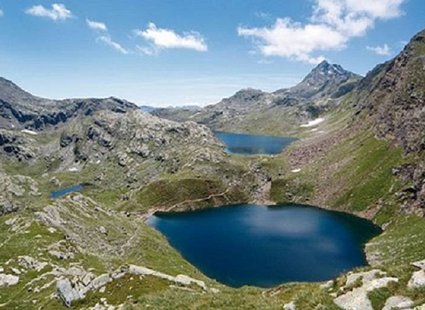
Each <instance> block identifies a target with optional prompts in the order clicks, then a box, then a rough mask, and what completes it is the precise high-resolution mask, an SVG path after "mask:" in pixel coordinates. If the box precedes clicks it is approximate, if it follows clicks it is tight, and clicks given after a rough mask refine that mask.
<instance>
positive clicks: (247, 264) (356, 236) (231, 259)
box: [148, 205, 381, 287]
mask: <svg viewBox="0 0 425 310" xmlns="http://www.w3.org/2000/svg"><path fill="white" fill-rule="evenodd" d="M148 223H149V224H150V225H151V226H153V227H154V228H156V229H157V230H159V231H160V232H162V233H163V234H164V235H165V236H166V237H167V238H168V240H169V242H170V243H171V245H172V246H173V247H175V248H176V249H177V250H178V251H180V253H181V254H182V255H183V256H184V257H185V258H186V259H187V260H188V261H189V262H191V263H192V264H193V265H195V266H196V267H197V268H198V269H200V270H201V271H202V272H204V273H205V274H206V275H208V276H209V277H211V278H214V279H216V280H218V281H220V282H222V283H224V284H227V285H230V286H233V287H239V286H242V285H255V286H260V287H272V286H275V285H278V284H281V283H285V282H292V281H323V280H328V279H331V278H333V277H336V276H337V275H339V274H340V273H341V272H344V271H348V270H350V269H352V268H354V267H358V266H364V265H366V264H367V262H366V259H365V254H364V251H363V248H364V244H365V243H366V242H367V241H368V240H370V239H371V238H372V237H374V236H376V235H378V234H379V233H380V232H381V230H380V228H379V227H378V226H376V225H374V224H373V223H371V222H370V221H367V220H364V219H361V218H358V217H355V216H352V215H348V214H344V213H338V212H333V211H326V210H322V209H318V208H314V207H310V206H304V205H280V206H272V207H262V206H255V205H235V206H226V207H221V208H211V209H205V210H200V211H191V212H183V213H171V214H157V215H154V216H152V217H151V218H149V220H148Z"/></svg>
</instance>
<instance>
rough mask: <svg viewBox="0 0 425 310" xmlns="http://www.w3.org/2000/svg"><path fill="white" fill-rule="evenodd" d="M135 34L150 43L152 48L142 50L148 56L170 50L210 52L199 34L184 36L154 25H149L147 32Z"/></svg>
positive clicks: (137, 30) (192, 33)
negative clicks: (181, 49) (162, 50)
mask: <svg viewBox="0 0 425 310" xmlns="http://www.w3.org/2000/svg"><path fill="white" fill-rule="evenodd" d="M134 33H135V34H136V35H137V36H139V37H142V38H144V39H145V40H147V41H149V42H150V43H151V44H152V48H142V49H143V50H144V52H145V53H146V51H147V53H146V54H153V53H155V52H154V50H155V49H156V50H158V49H169V48H184V49H192V50H196V51H199V52H205V51H207V50H208V46H207V44H206V43H205V40H204V38H203V37H202V36H201V35H200V34H199V33H198V32H194V31H191V32H187V33H183V34H182V35H180V34H177V33H176V32H175V31H174V30H171V29H165V28H158V27H157V26H156V25H155V24H154V23H149V24H148V27H147V28H146V29H145V30H140V29H136V30H134Z"/></svg>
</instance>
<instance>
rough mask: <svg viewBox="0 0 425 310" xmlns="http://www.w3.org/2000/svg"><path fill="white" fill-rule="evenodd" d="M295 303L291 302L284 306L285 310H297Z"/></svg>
mask: <svg viewBox="0 0 425 310" xmlns="http://www.w3.org/2000/svg"><path fill="white" fill-rule="evenodd" d="M296 309H297V308H296V306H295V302H293V301H291V302H290V303H288V304H285V305H283V310H296Z"/></svg>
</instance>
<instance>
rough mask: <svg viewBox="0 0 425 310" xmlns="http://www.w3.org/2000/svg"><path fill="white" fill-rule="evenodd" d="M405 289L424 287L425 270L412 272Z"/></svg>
mask: <svg viewBox="0 0 425 310" xmlns="http://www.w3.org/2000/svg"><path fill="white" fill-rule="evenodd" d="M407 287H408V288H410V289H416V288H421V287H425V270H419V271H416V272H414V273H413V274H412V277H411V278H410V280H409V283H407Z"/></svg>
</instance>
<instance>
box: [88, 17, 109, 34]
mask: <svg viewBox="0 0 425 310" xmlns="http://www.w3.org/2000/svg"><path fill="white" fill-rule="evenodd" d="M86 23H87V26H89V28H90V29H93V30H100V31H108V27H106V24H105V23H102V22H97V21H94V20H90V19H86Z"/></svg>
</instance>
